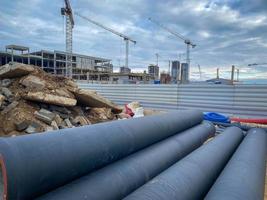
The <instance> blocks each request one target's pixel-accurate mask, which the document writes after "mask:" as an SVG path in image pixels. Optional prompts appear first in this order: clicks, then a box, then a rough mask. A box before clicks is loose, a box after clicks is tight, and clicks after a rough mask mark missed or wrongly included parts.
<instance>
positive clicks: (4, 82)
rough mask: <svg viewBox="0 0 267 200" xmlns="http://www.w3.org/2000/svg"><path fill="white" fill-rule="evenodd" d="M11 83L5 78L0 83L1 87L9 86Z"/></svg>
mask: <svg viewBox="0 0 267 200" xmlns="http://www.w3.org/2000/svg"><path fill="white" fill-rule="evenodd" d="M11 83H12V81H11V80H10V79H8V78H5V79H3V80H2V82H1V85H2V87H8V86H10V84H11Z"/></svg>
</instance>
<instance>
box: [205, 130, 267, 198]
mask: <svg viewBox="0 0 267 200" xmlns="http://www.w3.org/2000/svg"><path fill="white" fill-rule="evenodd" d="M266 153H267V133H266V132H265V131H264V130H262V129H259V128H254V129H250V130H249V131H248V134H247V135H246V137H245V138H244V140H243V142H242V143H241V144H240V146H239V147H238V149H237V150H236V152H235V153H234V155H233V157H232V158H231V160H230V161H229V162H228V164H227V165H226V167H225V168H224V170H223V171H222V173H221V175H220V176H219V178H218V179H217V180H216V182H215V184H214V185H213V186H212V188H211V190H210V191H209V193H208V195H207V196H206V198H205V199H207V200H224V199H227V200H236V199H247V200H254V199H259V200H260V199H264V181H265V168H266V167H265V164H266Z"/></svg>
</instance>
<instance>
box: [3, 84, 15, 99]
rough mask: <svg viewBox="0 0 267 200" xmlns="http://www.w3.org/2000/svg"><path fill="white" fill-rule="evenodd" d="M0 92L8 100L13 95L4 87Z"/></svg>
mask: <svg viewBox="0 0 267 200" xmlns="http://www.w3.org/2000/svg"><path fill="white" fill-rule="evenodd" d="M1 92H2V94H3V95H4V96H5V97H6V98H8V99H10V98H12V97H13V93H12V92H11V91H10V90H9V89H8V88H6V87H2V88H1Z"/></svg>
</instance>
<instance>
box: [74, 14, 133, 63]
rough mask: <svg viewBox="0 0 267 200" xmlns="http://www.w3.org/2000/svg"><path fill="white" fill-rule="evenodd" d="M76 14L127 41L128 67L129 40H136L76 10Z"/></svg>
mask: <svg viewBox="0 0 267 200" xmlns="http://www.w3.org/2000/svg"><path fill="white" fill-rule="evenodd" d="M74 14H75V15H77V16H79V17H81V18H83V19H85V20H86V21H89V22H91V23H92V24H94V25H97V26H99V27H101V28H103V29H105V30H107V31H109V32H111V33H113V34H115V35H117V36H119V37H122V38H123V39H124V41H125V67H128V55H129V41H130V42H132V43H134V44H136V41H135V40H133V39H131V38H130V37H128V36H126V35H124V34H122V33H119V32H118V31H115V30H113V29H111V28H109V27H107V26H104V25H103V24H100V23H98V22H96V21H94V20H92V19H90V18H88V17H85V16H83V15H81V14H79V13H77V12H74Z"/></svg>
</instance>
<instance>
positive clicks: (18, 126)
mask: <svg viewBox="0 0 267 200" xmlns="http://www.w3.org/2000/svg"><path fill="white" fill-rule="evenodd" d="M29 125H30V122H29V121H28V120H24V121H21V122H15V126H16V130H17V131H23V130H25V129H26V128H27V127H28V126H29Z"/></svg>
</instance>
